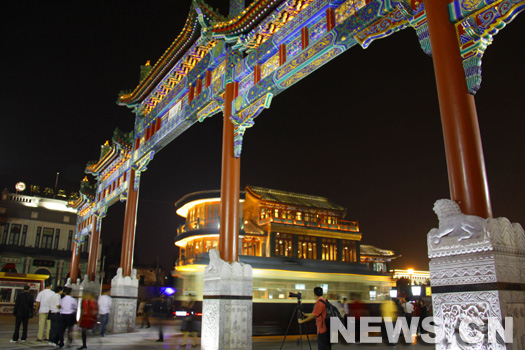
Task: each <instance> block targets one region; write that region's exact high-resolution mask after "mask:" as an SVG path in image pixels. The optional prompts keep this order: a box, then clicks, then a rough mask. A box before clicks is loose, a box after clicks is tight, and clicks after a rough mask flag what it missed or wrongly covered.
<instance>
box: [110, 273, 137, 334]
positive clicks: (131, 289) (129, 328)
mask: <svg viewBox="0 0 525 350" xmlns="http://www.w3.org/2000/svg"><path fill="white" fill-rule="evenodd" d="M136 275H137V270H133V271H132V273H131V277H130V276H126V277H122V268H121V267H119V268H118V270H117V275H116V276H115V277H113V279H112V280H111V293H110V294H111V312H110V314H109V322H108V329H109V330H110V331H111V332H113V333H127V332H133V331H134V330H135V320H136V315H137V297H138V294H139V281H138V279H137V277H136Z"/></svg>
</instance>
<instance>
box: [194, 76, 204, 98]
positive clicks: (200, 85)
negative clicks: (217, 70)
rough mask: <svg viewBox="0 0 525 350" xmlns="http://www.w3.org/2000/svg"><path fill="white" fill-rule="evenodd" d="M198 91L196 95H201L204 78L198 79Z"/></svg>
mask: <svg viewBox="0 0 525 350" xmlns="http://www.w3.org/2000/svg"><path fill="white" fill-rule="evenodd" d="M196 90H197V92H196V93H195V95H197V96H199V95H200V94H201V91H202V79H197V88H196Z"/></svg>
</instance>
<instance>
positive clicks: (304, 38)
mask: <svg viewBox="0 0 525 350" xmlns="http://www.w3.org/2000/svg"><path fill="white" fill-rule="evenodd" d="M308 45H310V36H309V35H308V27H303V28H302V29H301V47H302V49H303V50H304V49H306V48H307V47H308Z"/></svg>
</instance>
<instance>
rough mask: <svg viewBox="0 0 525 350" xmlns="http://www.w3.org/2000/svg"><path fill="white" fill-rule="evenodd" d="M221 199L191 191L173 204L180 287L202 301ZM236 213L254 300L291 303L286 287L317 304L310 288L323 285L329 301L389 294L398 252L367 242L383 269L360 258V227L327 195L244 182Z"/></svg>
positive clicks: (242, 258)
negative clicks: (203, 275)
mask: <svg viewBox="0 0 525 350" xmlns="http://www.w3.org/2000/svg"><path fill="white" fill-rule="evenodd" d="M219 204H220V191H202V192H196V193H192V194H189V195H187V196H185V197H183V198H182V199H181V200H179V201H178V202H177V203H176V204H175V205H176V207H177V208H178V209H177V214H179V215H180V216H182V217H184V218H186V222H185V224H184V225H182V226H181V227H179V228H178V230H177V235H176V237H175V245H176V246H177V247H179V249H180V253H179V257H180V259H179V261H178V262H177V264H176V267H175V271H174V275H175V276H177V277H180V279H181V280H182V281H183V282H182V283H183V285H181V286H180V287H181V289H182V290H184V291H185V293H187V294H188V295H196V296H197V298H199V296H200V294H201V293H202V285H201V284H202V281H201V276H200V274H201V273H202V271H203V269H204V266H205V265H206V264H207V259H208V258H207V252H209V250H210V249H212V248H217V246H218V240H219V225H220V223H219ZM239 211H240V213H239V218H240V223H239V228H240V233H239V245H238V246H239V260H240V261H241V262H245V263H248V264H250V265H251V266H252V267H253V269H254V282H253V283H254V284H253V290H254V293H253V294H254V295H253V300H254V302H255V303H267V302H272V301H280V302H292V303H293V302H295V299H294V298H293V297H289V296H288V293H287V292H286V291H299V290H300V291H302V293H304V296H303V297H304V298H305V299H306V300H310V301H312V300H313V301H315V298H314V296H313V293H312V290H313V288H314V287H315V286H318V285H322V286H323V288H325V290H326V294H327V295H328V296H329V297H330V299H336V298H338V299H340V298H342V297H346V298H348V299H351V298H360V299H363V300H383V299H386V298H388V296H389V290H390V288H391V287H392V286H393V282H392V276H391V274H389V273H388V269H387V264H388V262H389V261H390V260H392V259H394V258H396V257H398V256H397V255H396V254H395V253H394V252H393V251H389V250H384V249H377V248H375V250H374V251H373V253H374V256H371V255H370V254H369V253H371V252H372V248H374V247H372V246H366V247H368V249H367V250H366V253H367V254H368V255H366V256H365V258H366V259H372V258H373V259H374V262H375V263H377V264H379V263H383V265H382V266H383V268H376V269H374V268H372V269H370V268H369V265H368V261H367V263H361V260H362V257H361V244H360V241H361V238H362V235H361V233H360V231H359V224H358V222H357V221H348V220H345V215H346V209H345V208H344V207H342V206H340V205H337V204H335V203H333V202H332V201H330V200H329V199H328V198H325V197H319V196H312V195H306V194H299V193H292V192H287V191H280V190H273V189H267V188H262V187H256V186H247V187H246V190H245V192H242V193H241V199H240V205H239Z"/></svg>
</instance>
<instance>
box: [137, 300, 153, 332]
mask: <svg viewBox="0 0 525 350" xmlns="http://www.w3.org/2000/svg"><path fill="white" fill-rule="evenodd" d="M150 308H151V304H149V303H148V301H147V300H142V301H141V302H140V303H139V309H138V314H139V317H140V328H144V325H147V326H146V328H150V327H151V324H150V322H149V311H150Z"/></svg>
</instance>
